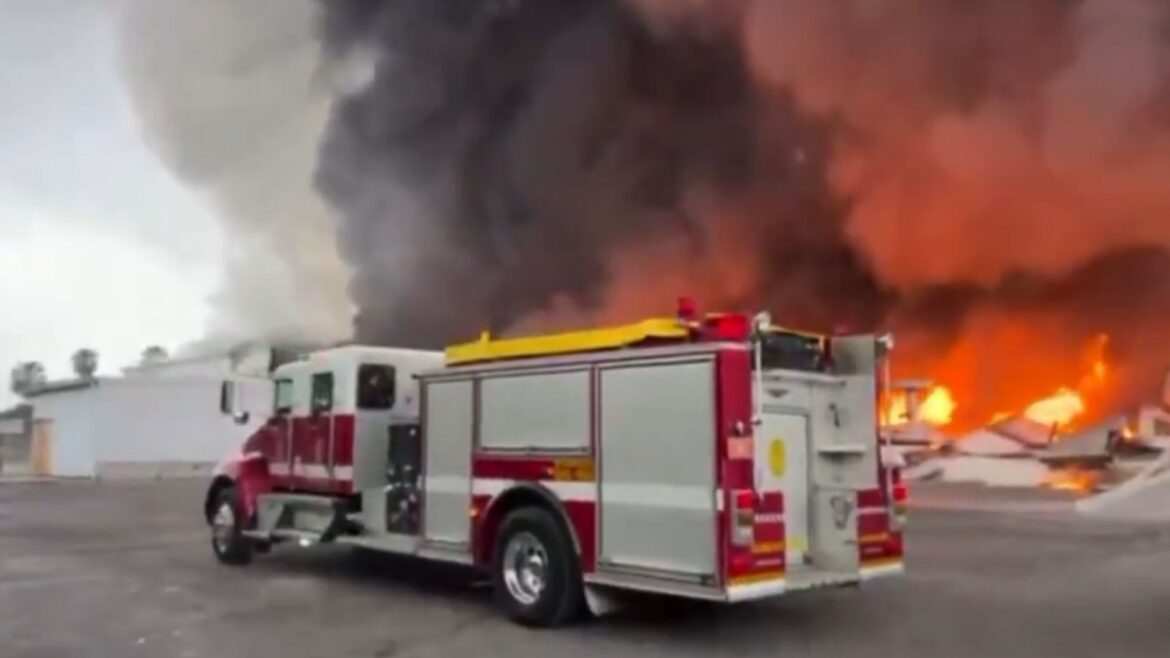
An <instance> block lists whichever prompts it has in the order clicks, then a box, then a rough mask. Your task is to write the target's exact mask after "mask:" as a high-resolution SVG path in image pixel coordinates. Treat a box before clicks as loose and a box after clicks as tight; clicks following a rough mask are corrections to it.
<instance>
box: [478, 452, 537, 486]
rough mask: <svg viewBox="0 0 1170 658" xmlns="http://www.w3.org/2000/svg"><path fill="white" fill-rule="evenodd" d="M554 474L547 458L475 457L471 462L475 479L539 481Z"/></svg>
mask: <svg viewBox="0 0 1170 658" xmlns="http://www.w3.org/2000/svg"><path fill="white" fill-rule="evenodd" d="M554 474H555V468H554V462H553V460H552V459H547V458H537V459H533V458H529V457H499V456H494V455H491V456H485V455H476V456H475V457H474V458H473V459H472V462H471V475H472V477H477V478H493V479H503V480H524V481H539V480H551V479H553V476H554Z"/></svg>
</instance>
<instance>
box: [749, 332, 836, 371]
mask: <svg viewBox="0 0 1170 658" xmlns="http://www.w3.org/2000/svg"><path fill="white" fill-rule="evenodd" d="M760 340H761V348H762V354H761V357H762V358H761V361H762V362H763V367H764V370H802V371H808V372H822V371H824V370H826V369H827V368H828V363H827V359H826V357H825V349H824V346H823V341H822V340H821V339H820V338H817V337H815V336H805V335H801V334H796V333H791V332H784V331H777V332H770V333H767V334H764V336H763V337H762V338H761V339H760Z"/></svg>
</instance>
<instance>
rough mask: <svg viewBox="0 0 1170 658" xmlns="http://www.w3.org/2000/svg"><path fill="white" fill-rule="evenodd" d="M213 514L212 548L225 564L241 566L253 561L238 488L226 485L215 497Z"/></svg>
mask: <svg viewBox="0 0 1170 658" xmlns="http://www.w3.org/2000/svg"><path fill="white" fill-rule="evenodd" d="M213 510H214V511H213V512H212V515H211V550H213V551H215V557H216V558H217V559H218V560H219V561H220V562H222V563H224V564H230V565H232V566H241V565H245V564H248V563H249V562H251V561H252V545H251V544H250V543H248V539H247V537H244V535H243V526H242V525H241V523H242V520H243V518H244V517H243V514H242V513H241V510H240V503H239V500H238V499H237V498H236V490H235V489H234V488H232V487H224V488H223V489H222V490H220V492H219V495H218V496H216V499H215V507H214V508H213Z"/></svg>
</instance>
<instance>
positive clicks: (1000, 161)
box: [127, 0, 1170, 422]
mask: <svg viewBox="0 0 1170 658" xmlns="http://www.w3.org/2000/svg"><path fill="white" fill-rule="evenodd" d="M140 4H141V6H140V7H138V11H136V12H134V13H135V14H139V15H140V16H141V17H145V18H146V19H150V18H157V19H160V20H157V21H151V20H146V22H145V25H146V26H147V27H151V26H153V27H151V29H152V30H154V32H153V33H154V34H159V35H160V36H158V37H157V38H155V39H152V40H146V42H145V43H144V42H143V41H144V40H143V39H142V38H139V37H135V36H134V34H133V32H135V31H136V30H138V29H139V28H138V27H137V24H131V25H130V27H131V28H132V29H130V30H128V35H127V38H128V41H129V42H131V46H134V45H135V42H138V45H137V47H132V48H130V52H131V54H133V55H134V57H135V58H137V57H138V55H140V54H147V55H150V54H155V55H157V54H159V53H163V54H169V56H168V57H163V58H161V59H159V58H157V57H156V58H155V60H156V61H153V62H152V61H151V60H149V59H148V61H146V62H140V63H138V64H133V63H132V65H131V66H130V67H129V68H130V70H131V72H132V74H133V75H132V76H131V78H132V80H135V81H137V82H136V84H135V87H136V88H140V94H139V96H140V98H142V99H144V100H141V101H140V103H139V104H140V106H141V107H142V108H143V110H144V113H145V115H146V117H147V122H146V123H147V125H148V126H149V127H152V132H153V133H155V134H159V135H161V139H160V141H161V142H162V143H163V144H164V145H167V147H166V148H164V151H165V152H168V153H172V156H173V157H172V158H171V160H172V161H173V162H175V163H176V164H177V166H178V167H179V171H180V172H182V173H184V175H185V176H186V177H187V178H188V179H190V180H192V181H194V182H195V183H197V184H198V185H200V186H201V187H204V188H205V189H208V190H209V191H210V192H212V194H213V195H215V196H216V197H217V198H219V199H220V200H221V202H222V203H225V205H226V206H227V207H228V208H229V210H230V211H231V212H229V213H228V215H229V217H230V219H229V221H230V223H231V225H232V226H234V227H236V230H238V231H239V232H240V233H241V234H242V235H247V236H251V237H252V238H253V239H254V240H255V241H256V242H255V244H260V245H263V247H262V248H261V249H259V251H261V252H264V251H265V250H266V249H267V251H268V253H269V254H278V255H279V258H278V259H277V260H278V262H279V263H280V264H281V265H282V266H283V267H284V268H285V271H287V272H290V273H291V274H290V276H292V277H293V278H294V279H295V280H297V281H299V282H300V283H299V284H297V285H294V286H292V287H290V288H286V289H285V290H286V291H288V293H287V294H289V295H306V296H308V297H309V298H311V299H314V300H318V301H320V300H328V301H329V302H330V303H335V301H336V300H335V297H336V295H335V293H336V290H338V288H339V281H341V280H342V277H343V276H345V274H343V273H342V272H343V269H348V270H349V273H348V276H349V279H348V281H349V283H348V294H349V298H350V299H351V300H352V302H353V304H354V306H355V307H356V311H357V315H356V321H355V323H354V327H353V329H354V333H355V334H356V338H358V339H359V340H363V341H373V342H379V343H390V344H399V345H415V346H430V347H436V346H441V345H443V344H445V343H448V342H451V341H454V340H461V339H466V338H468V337H471V336H474V335H476V334H477V333H478V332H479V331H480V330H482V329H484V328H491V329H493V330H494V331H497V332H510V331H511V332H515V331H522V330H527V329H534V328H550V327H560V326H565V325H582V324H587V323H592V322H601V321H616V320H624V319H629V318H632V317H641V316H645V315H648V314H651V313H660V312H664V311H669V310H670V305H671V304H672V300H673V299H674V297H675V296H676V295H679V294H692V295H694V296H696V297H698V298H700V299H701V300H702V301H703V302H704V303H705V304H706V305H708V306H711V307H719V308H733V309H734V308H739V309H745V310H747V309H758V308H762V307H767V308H770V309H771V310H772V311H773V312H774V313H775V314H776V315H777V316H779V317H780V318H782V319H783V320H784V321H785V322H787V323H790V324H793V325H803V326H808V327H811V328H816V329H852V330H869V329H875V328H892V329H894V330H895V331H897V332H899V333H900V334H901V335H902V340H901V345H902V354H903V357H902V359H901V360H900V362H899V365H900V367H902V368H904V369H905V370H906V371H907V372H908V374H914V375H928V376H935V377H937V378H939V379H940V380H942V381H943V382H944V383H948V384H950V385H951V386H952V387H953V388H955V389H956V391H957V393H958V394H959V395H958V396H959V398H960V404H961V405H962V406H961V407H960V415H961V416H963V415H965V418H966V419H967V420H970V421H971V422H977V421H981V420H985V419H986V417H988V416H990V415H992V414H993V413H994V412H996V411H999V410H1001V409H1000V406H1001V405H1008V406H1009V408H1008V409H1006V410H1011V408H1010V406H1011V405H1019V404H1020V403H1022V402H1024V401H1026V400H1028V399H1030V398H1031V397H1035V396H1039V395H1044V394H1047V393H1049V392H1051V390H1052V389H1054V388H1055V387H1057V386H1059V385H1063V384H1066V383H1069V382H1070V381H1073V380H1075V379H1076V378H1077V377H1078V376H1079V374H1080V373H1081V372H1082V368H1083V366H1084V364H1083V363H1081V358H1080V355H1081V354H1082V352H1083V351H1084V348H1085V346H1086V345H1089V344H1096V343H1095V341H1097V340H1098V337H1099V335H1100V334H1103V333H1104V334H1108V335H1109V341H1108V347H1109V357H1110V359H1111V363H1112V364H1113V365H1112V367H1113V370H1111V372H1110V376H1111V377H1112V378H1114V381H1115V382H1116V383H1117V384H1118V385H1116V386H1111V387H1110V388H1109V392H1108V397H1109V398H1110V399H1109V400H1108V401H1107V402H1108V403H1107V404H1105V403H1102V405H1101V408H1116V407H1117V405H1119V404H1122V403H1124V402H1128V401H1129V400H1131V399H1136V398H1137V397H1138V396H1146V397H1148V395H1149V394H1150V393H1151V392H1153V391H1154V390H1155V381H1156V379H1157V378H1158V377H1160V375H1161V369H1162V368H1163V367H1164V366H1165V365H1167V364H1170V341H1166V340H1165V339H1164V338H1163V336H1165V335H1167V332H1168V331H1170V313H1167V309H1168V307H1170V186H1168V185H1167V184H1166V181H1170V5H1168V4H1167V3H1165V2H1164V0H1028V1H1027V2H1021V1H1020V0H982V1H980V2H969V1H965V0H556V1H550V0H319V3H318V9H319V17H318V18H319V25H318V27H319V34H318V36H319V39H320V46H321V49H322V52H323V58H324V59H323V62H324V67H323V68H322V71H323V72H324V73H323V75H322V78H324V79H325V80H327V81H328V82H329V84H328V85H327V87H328V89H329V90H330V92H331V93H332V94H333V96H332V98H331V99H328V100H329V101H330V102H327V99H325V98H323V97H320V96H318V97H313V96H311V95H309V94H310V93H311V91H310V89H309V88H308V87H307V85H305V84H304V80H305V79H306V78H307V77H308V72H309V71H310V70H311V69H312V67H313V58H314V57H315V56H316V52H315V49H314V48H313V47H312V42H311V40H310V39H309V37H308V36H307V32H306V30H307V29H308V25H309V21H308V20H307V13H306V12H305V11H304V7H303V6H302V5H301V4H298V3H295V2H282V1H281V0H266V1H265V2H252V3H244V5H247V6H246V7H245V6H244V5H241V6H240V7H236V6H235V5H234V4H232V5H230V6H231V7H232V9H230V10H229V9H225V8H224V7H227V6H229V5H228V3H226V2H223V1H222V0H221V1H220V2H215V3H207V2H204V3H194V2H190V3H189V5H190V7H191V8H190V10H189V12H188V13H190V14H191V16H189V17H188V18H189V19H190V20H191V21H192V22H193V23H194V24H195V25H204V26H205V27H207V33H206V34H202V33H201V32H200V31H199V29H197V28H195V27H191V26H187V25H186V24H185V22H184V21H175V20H174V18H173V17H174V11H175V6H177V5H178V4H181V3H180V0H167V1H166V2H146V1H145V0H140ZM163 6H166V7H168V8H167V9H161V8H159V9H155V8H156V7H163ZM209 7H211V8H215V9H209ZM216 11H218V12H219V15H217V16H215V17H214V18H208V16H210V15H211V14H214V13H215V12H216ZM209 12H210V13H209ZM224 12H229V13H224ZM225 18H226V19H228V20H226V21H225V20H224V19H225ZM248 19H257V20H248ZM260 19H262V20H260ZM143 20H145V19H143ZM263 21H268V22H269V24H261V23H262V22H263ZM160 22H165V23H166V25H167V30H165V31H159V25H157V23H160ZM225 22H226V23H227V24H228V25H227V29H226V31H223V32H221V31H220V30H219V29H218V27H224V26H223V25H222V23H225ZM176 26H177V27H176ZM176 31H177V32H178V34H177V35H176V34H175V32H176ZM147 32H148V33H152V32H151V31H150V30H147ZM184 35H185V36H187V37H192V38H186V39H185V38H183V37H184ZM233 35H234V36H233ZM194 37H198V38H194ZM236 37H238V40H236V41H233V39H235V38H236ZM172 41H174V42H176V43H171V42H172ZM155 42H158V43H155ZM183 43H189V44H195V45H196V46H197V48H195V49H194V51H197V52H193V50H192V49H187V48H184V47H182V45H181V44H183ZM243 45H248V47H247V48H245V49H244V50H239V52H236V53H235V55H231V54H225V53H232V52H233V46H243ZM223 46H227V47H226V48H224V47H223ZM172 51H175V52H172ZM179 53H181V55H182V56H180V55H179ZM266 69H271V70H272V71H275V72H276V73H275V77H272V78H269V77H266V75H267V73H268V72H271V71H266ZM224 70H226V71H228V73H229V75H227V76H226V78H227V80H229V81H235V82H237V83H238V84H234V85H225V84H222V83H223V76H217V75H216V74H215V73H212V74H211V75H210V77H208V78H202V77H201V76H200V75H199V72H200V71H212V72H219V73H222V72H223V71H224ZM249 74H251V75H249ZM184 75H186V76H193V78H194V80H193V81H181V82H180V81H177V79H178V78H181V77H182V76H184ZM241 80H242V81H245V82H243V83H241V82H240V81H241ZM143 81H145V83H144V82H143ZM262 81H263V82H262ZM201 82H202V83H203V84H200V83H201ZM209 82H210V84H207V83H209ZM215 99H220V100H218V101H217V100H215ZM217 103H222V105H217ZM218 110H222V111H218ZM326 111H328V117H327V119H326V118H325V112H326ZM322 125H323V126H324V130H323V133H322V132H321V128H322ZM209 133H211V134H209ZM192 135H197V136H199V137H200V139H194V140H192V138H191V136H192ZM318 137H320V142H319V153H317V159H316V169H315V174H314V175H315V181H314V182H315V184H316V188H317V190H318V191H319V192H320V194H321V196H323V197H324V198H325V199H326V201H327V203H328V204H329V206H330V208H331V209H332V210H333V212H334V213H335V230H336V234H335V235H336V243H333V242H331V239H330V238H331V234H330V233H329V228H328V226H329V221H328V219H327V218H328V215H327V213H326V212H325V211H324V210H323V209H322V208H321V206H320V203H319V201H318V200H317V198H316V197H315V196H314V195H313V194H312V193H310V191H309V188H308V186H307V185H306V184H305V183H306V181H307V179H308V176H309V171H310V162H311V158H310V157H309V155H310V154H311V153H312V151H313V149H314V148H315V145H316V144H317V141H316V140H317V139H318ZM274 144H278V145H283V147H284V148H285V149H286V150H285V151H284V154H285V155H287V156H288V157H277V158H275V159H274V162H267V161H268V160H269V158H268V157H267V156H271V155H272V154H273V153H275V152H277V151H274V150H273V149H277V150H279V147H277V146H273V145H274ZM217 145H220V146H221V147H222V146H225V145H226V146H227V147H230V148H227V149H223V148H216V146H217ZM180 147H181V148H180ZM269 164H272V165H273V167H269V166H268V165H269ZM260 171H262V172H264V175H263V176H261V179H262V180H264V181H266V183H267V185H262V186H260V187H259V189H261V190H266V191H269V192H271V191H274V189H276V190H279V191H280V192H284V193H287V194H288V195H289V196H290V197H295V198H297V199H298V202H297V203H296V204H293V205H292V206H291V209H290V208H288V207H284V208H277V207H276V206H275V205H272V206H269V205H267V204H259V205H252V204H250V203H243V200H244V199H251V198H252V197H250V196H249V195H248V194H245V192H250V191H252V190H254V189H256V188H254V187H253V186H252V185H250V184H240V185H236V184H227V183H225V182H226V181H234V180H239V181H247V180H248V179H249V177H250V176H254V175H257V174H258V172H260ZM237 177H239V178H237ZM237 191H239V194H240V196H237V194H236V192H237ZM259 198H260V199H271V198H274V197H272V196H269V195H261V196H260V197H259ZM275 198H282V197H281V196H280V195H275ZM282 200H287V199H283V198H282ZM258 209H259V212H257V210H258ZM237 210H238V211H239V212H235V211H237ZM278 210H283V211H286V212H279V211H278ZM294 210H295V211H294ZM296 211H299V212H296ZM290 244H291V248H289V247H290ZM335 249H336V251H334V250H335ZM335 254H339V255H340V258H341V259H342V260H343V261H344V262H345V263H346V268H341V267H339V266H338V264H337V262H336V256H335ZM239 274H241V276H243V275H244V274H251V272H240V273H239ZM244 278H245V281H252V279H247V277H244ZM243 289H244V290H248V289H249V288H248V286H246V285H245V286H243ZM280 298H282V296H280V295H277V296H271V297H269V298H266V299H265V301H268V300H269V299H280ZM244 306H247V305H246V304H245V305H244ZM310 306H312V305H310ZM327 306H328V305H327V304H322V305H317V306H312V307H313V308H319V309H325V308H327ZM258 308H259V307H258ZM284 308H287V306H285V307H284ZM245 315H246V314H245ZM332 315H333V317H334V318H335V319H337V320H342V319H344V320H346V321H348V319H349V318H348V315H346V314H345V313H343V312H338V313H334V314H332ZM274 317H277V316H274ZM294 321H295V318H294ZM1073 383H1075V382H1073Z"/></svg>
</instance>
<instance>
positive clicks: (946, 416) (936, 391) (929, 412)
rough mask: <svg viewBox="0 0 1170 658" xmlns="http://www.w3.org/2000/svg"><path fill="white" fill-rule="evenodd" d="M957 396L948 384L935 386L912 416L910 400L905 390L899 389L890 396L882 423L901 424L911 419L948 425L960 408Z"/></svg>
mask: <svg viewBox="0 0 1170 658" xmlns="http://www.w3.org/2000/svg"><path fill="white" fill-rule="evenodd" d="M958 406H959V405H958V403H957V402H956V401H955V396H954V394H953V393H951V390H950V389H949V388H947V387H946V386H934V387H932V388H931V389H930V391H929V392H928V393H927V395H926V398H925V399H923V400H922V401H921V402H919V403H918V409H917V412H916V413H915V416H916V418H911V417H910V400H909V397H908V395H907V393H906V392H905V391H897V392H895V393H893V394H892V395H890V396H889V399H888V401H887V402H886V404H885V405H884V408H883V410H882V424H884V425H899V424H901V423H907V422H911V421H918V422H923V423H926V424H927V425H933V426H934V427H946V426H947V425H950V424H951V421H952V420H953V419H954V415H955V409H956V408H958Z"/></svg>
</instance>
